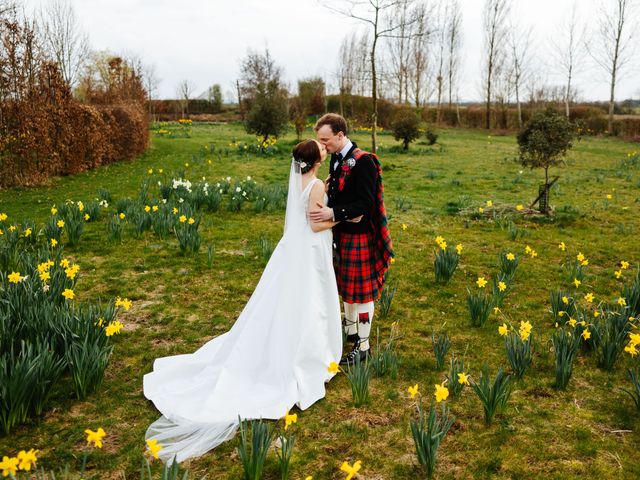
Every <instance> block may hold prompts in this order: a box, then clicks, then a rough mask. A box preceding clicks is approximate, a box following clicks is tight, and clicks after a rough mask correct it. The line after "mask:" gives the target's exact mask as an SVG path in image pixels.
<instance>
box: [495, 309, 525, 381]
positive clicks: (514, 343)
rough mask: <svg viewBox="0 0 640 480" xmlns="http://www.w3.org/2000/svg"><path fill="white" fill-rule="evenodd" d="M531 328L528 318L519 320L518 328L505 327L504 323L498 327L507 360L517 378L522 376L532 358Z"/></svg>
mask: <svg viewBox="0 0 640 480" xmlns="http://www.w3.org/2000/svg"><path fill="white" fill-rule="evenodd" d="M532 330H533V326H532V325H531V323H530V322H529V321H528V320H527V321H525V320H523V321H521V322H520V326H519V328H518V330H516V329H515V328H513V327H511V328H509V327H507V324H506V323H503V324H502V325H501V326H499V327H498V333H499V334H500V335H502V336H504V337H505V339H504V340H505V342H504V343H505V348H506V351H507V360H509V364H510V365H511V368H512V370H513V373H514V375H515V377H516V378H518V379H520V378H522V377H523V375H524V373H525V372H526V370H527V369H528V368H529V367H530V366H531V360H532V358H533V352H532V348H531V343H532V335H531V333H532Z"/></svg>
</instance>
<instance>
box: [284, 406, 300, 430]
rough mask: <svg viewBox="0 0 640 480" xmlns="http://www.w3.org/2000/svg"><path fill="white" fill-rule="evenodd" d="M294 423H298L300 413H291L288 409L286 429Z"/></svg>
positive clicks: (285, 416)
mask: <svg viewBox="0 0 640 480" xmlns="http://www.w3.org/2000/svg"><path fill="white" fill-rule="evenodd" d="M294 423H298V414H297V413H292V414H289V411H288V410H287V413H285V414H284V429H285V430H286V429H287V428H289V427H290V426H291V425H293V424H294Z"/></svg>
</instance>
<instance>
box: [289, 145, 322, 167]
mask: <svg viewBox="0 0 640 480" xmlns="http://www.w3.org/2000/svg"><path fill="white" fill-rule="evenodd" d="M293 159H294V160H295V161H296V162H297V163H298V164H300V172H302V173H307V172H309V171H311V170H312V169H313V167H314V165H315V164H316V163H318V162H319V161H320V148H319V147H318V143H317V142H316V141H315V140H305V141H303V142H300V143H299V144H297V145H296V146H295V147H293Z"/></svg>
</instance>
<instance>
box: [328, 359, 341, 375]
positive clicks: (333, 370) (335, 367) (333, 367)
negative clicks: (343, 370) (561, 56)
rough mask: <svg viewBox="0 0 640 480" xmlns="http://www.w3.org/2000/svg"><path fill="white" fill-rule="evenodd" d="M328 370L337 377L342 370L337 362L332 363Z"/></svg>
mask: <svg viewBox="0 0 640 480" xmlns="http://www.w3.org/2000/svg"><path fill="white" fill-rule="evenodd" d="M327 370H328V371H329V373H333V374H334V375H335V374H336V373H338V371H339V370H340V366H339V365H338V364H337V363H336V362H331V363H330V364H329V368H327Z"/></svg>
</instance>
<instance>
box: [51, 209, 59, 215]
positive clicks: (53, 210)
mask: <svg viewBox="0 0 640 480" xmlns="http://www.w3.org/2000/svg"><path fill="white" fill-rule="evenodd" d="M56 213H58V209H57V208H56V207H51V215H55V214H56Z"/></svg>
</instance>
